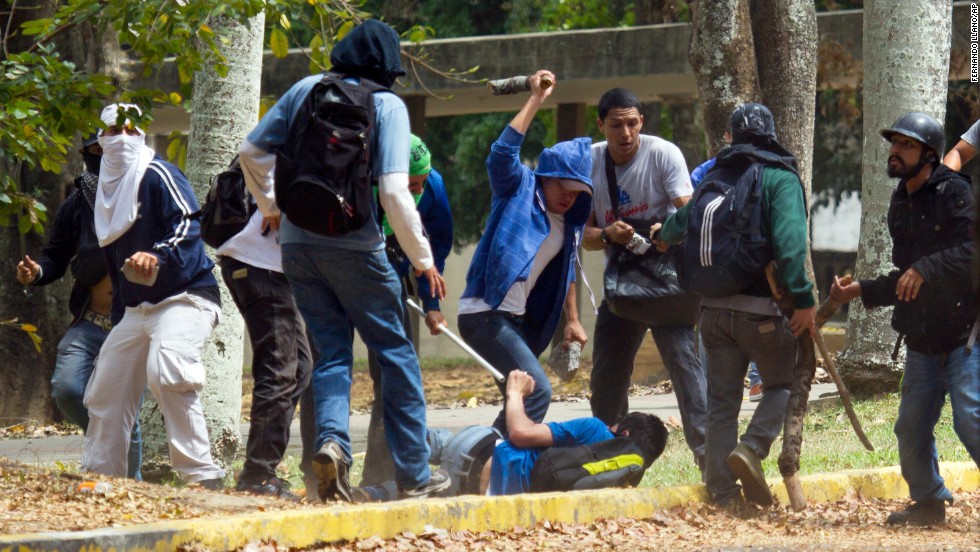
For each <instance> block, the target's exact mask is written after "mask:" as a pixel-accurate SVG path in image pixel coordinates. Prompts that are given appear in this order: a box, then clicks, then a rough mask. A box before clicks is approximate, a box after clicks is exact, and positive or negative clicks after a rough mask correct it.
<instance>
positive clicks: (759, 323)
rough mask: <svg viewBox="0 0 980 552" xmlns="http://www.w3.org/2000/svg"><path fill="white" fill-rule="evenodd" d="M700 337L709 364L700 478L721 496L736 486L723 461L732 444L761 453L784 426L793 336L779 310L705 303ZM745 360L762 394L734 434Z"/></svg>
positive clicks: (736, 490) (728, 495)
mask: <svg viewBox="0 0 980 552" xmlns="http://www.w3.org/2000/svg"><path fill="white" fill-rule="evenodd" d="M701 339H703V340H704V348H705V352H706V353H707V359H706V364H707V367H708V423H707V428H706V438H707V454H706V456H705V474H704V475H705V484H706V485H707V487H708V492H709V493H711V496H712V498H713V499H714V500H715V501H716V502H725V501H727V500H729V499H731V498H732V497H733V496H736V495H737V494H738V493H739V489H740V488H739V486H738V483H737V478H736V477H735V474H734V473H733V472H732V470H731V469H730V468H729V467H728V464H727V462H726V461H727V459H728V455H729V454H731V452H732V450H734V449H735V446H736V445H737V444H738V443H739V442H740V441H741V443H743V444H744V445H745V446H747V447H749V448H750V449H752V451H753V452H755V453H756V454H758V455H759V457H760V458H765V457H766V456H768V455H769V449H770V447H771V446H772V442H773V441H774V440H776V437H777V436H778V435H779V432H780V431H782V429H783V419H784V418H785V416H786V403H788V402H789V392H790V391H789V389H790V384H791V383H792V381H793V366H794V365H795V364H796V338H794V337H793V333H792V332H791V331H790V329H789V323H788V322H787V320H786V319H785V318H784V317H782V316H768V315H762V314H751V313H747V312H742V311H735V310H730V309H718V308H704V309H702V311H701ZM749 361H753V362H755V363H756V366H758V367H759V376H760V377H761V378H762V388H763V391H762V400H761V401H760V402H759V405H758V406H757V407H756V409H755V412H754V413H753V414H752V419H751V420H750V421H749V426H748V428H746V430H745V433H744V434H743V435H742V436H741V438H739V436H738V414H739V411H740V410H741V408H742V389H743V381H744V379H745V371H746V367H747V366H748V364H749Z"/></svg>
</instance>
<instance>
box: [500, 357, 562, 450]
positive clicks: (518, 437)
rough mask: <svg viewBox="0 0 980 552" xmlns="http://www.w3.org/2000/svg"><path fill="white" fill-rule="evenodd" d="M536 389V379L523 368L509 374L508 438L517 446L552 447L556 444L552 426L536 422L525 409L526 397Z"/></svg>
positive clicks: (507, 398) (507, 394) (505, 410)
mask: <svg viewBox="0 0 980 552" xmlns="http://www.w3.org/2000/svg"><path fill="white" fill-rule="evenodd" d="M532 391H534V379H533V378H531V376H529V375H528V373H527V372H525V371H523V370H513V371H511V372H510V373H509V374H507V390H506V393H505V395H506V396H505V399H504V400H505V401H506V403H505V406H504V416H505V418H506V419H507V434H508V436H507V439H508V440H509V441H510V442H511V444H513V445H514V446H516V447H520V448H530V447H550V446H551V445H553V444H555V439H554V436H552V434H551V428H550V427H548V426H547V424H539V423H535V422H534V421H533V420H531V418H528V417H527V412H525V411H524V397H527V396H528V395H530V394H531V392H532Z"/></svg>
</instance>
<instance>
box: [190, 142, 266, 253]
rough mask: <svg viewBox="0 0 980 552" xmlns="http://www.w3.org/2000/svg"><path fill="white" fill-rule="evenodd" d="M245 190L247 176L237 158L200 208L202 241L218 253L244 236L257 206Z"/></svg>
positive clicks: (216, 180) (220, 175) (218, 177)
mask: <svg viewBox="0 0 980 552" xmlns="http://www.w3.org/2000/svg"><path fill="white" fill-rule="evenodd" d="M251 197H252V196H251V195H250V194H249V193H248V190H246V189H245V176H244V175H243V174H242V168H241V166H240V165H239V164H238V156H237V155H236V156H235V158H234V159H232V161H231V164H229V165H228V168H227V169H225V170H224V171H222V172H220V173H218V174H217V175H216V176H215V177H214V178H212V179H211V187H210V188H208V195H207V197H206V198H205V199H204V205H203V206H202V207H201V217H200V221H201V239H202V240H204V243H206V244H208V245H210V246H211V247H214V248H215V249H217V248H218V247H221V245H222V244H224V243H225V242H226V241H228V239H229V238H231V237H232V236H234V235H235V234H237V233H239V232H241V231H242V230H243V229H244V228H245V225H246V224H248V219H250V218H251V217H252V214H253V213H254V212H255V209H256V206H255V204H254V203H253V202H252V200H251Z"/></svg>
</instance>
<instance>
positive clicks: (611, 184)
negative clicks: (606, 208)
mask: <svg viewBox="0 0 980 552" xmlns="http://www.w3.org/2000/svg"><path fill="white" fill-rule="evenodd" d="M603 159H604V161H605V164H606V167H605V168H606V191H607V192H609V203H611V204H612V210H613V215H615V216H616V220H619V184H618V183H617V182H616V164H615V163H613V159H612V155H611V154H610V153H609V144H608V143H607V144H606V151H605V153H604V154H603Z"/></svg>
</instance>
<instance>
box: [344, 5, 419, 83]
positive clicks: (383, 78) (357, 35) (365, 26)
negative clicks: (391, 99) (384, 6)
mask: <svg viewBox="0 0 980 552" xmlns="http://www.w3.org/2000/svg"><path fill="white" fill-rule="evenodd" d="M330 63H331V64H332V65H333V67H332V68H331V70H332V71H337V72H338V73H343V74H346V75H352V76H356V77H363V78H366V79H370V80H372V81H374V82H376V83H378V84H380V85H382V86H384V87H386V88H390V87H391V85H393V84H395V79H396V78H398V77H400V76H402V75H404V74H405V70H404V69H402V58H401V48H400V44H399V40H398V33H396V32H395V29H392V28H391V27H390V26H388V25H387V24H385V23H382V22H380V21H378V20H377V19H369V20H367V21H365V22H363V23H361V24H360V25H358V26H356V27H354V28H353V29H352V30H351V32H350V33H348V34H347V36H345V37H344V39H343V40H341V41H340V42H339V43H337V45H336V46H334V48H333V51H332V52H330Z"/></svg>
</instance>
